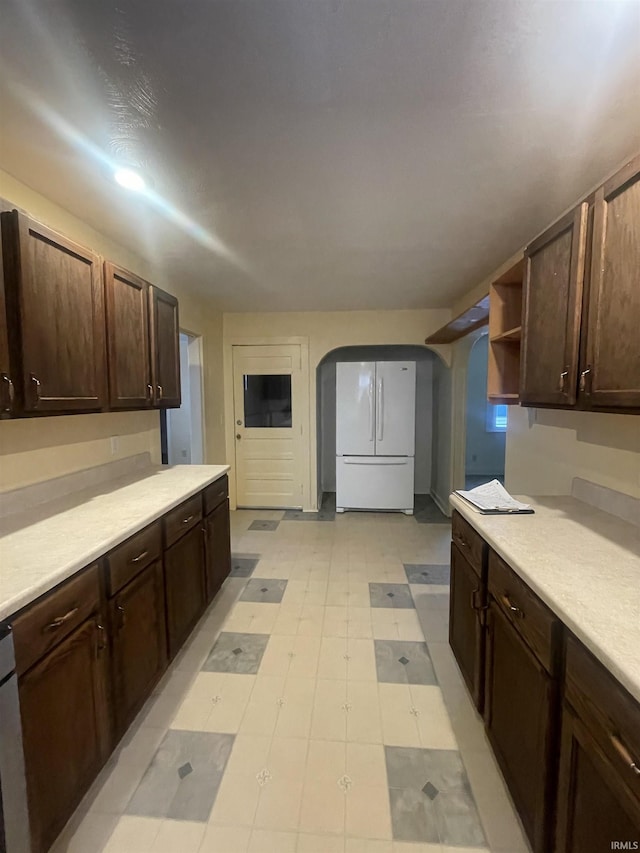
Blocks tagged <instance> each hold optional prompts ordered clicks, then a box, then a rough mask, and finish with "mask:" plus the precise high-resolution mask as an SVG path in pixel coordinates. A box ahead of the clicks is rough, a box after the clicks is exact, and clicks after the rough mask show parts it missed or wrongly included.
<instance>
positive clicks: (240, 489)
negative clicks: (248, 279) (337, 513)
mask: <svg viewBox="0 0 640 853" xmlns="http://www.w3.org/2000/svg"><path fill="white" fill-rule="evenodd" d="M232 350H233V352H232V362H233V424H234V426H233V429H234V448H235V478H236V503H237V506H238V507H254V508H260V507H262V508H268V509H287V508H292V509H297V508H301V507H302V506H303V502H304V501H303V496H304V487H305V483H306V481H307V479H308V478H307V466H306V462H305V460H306V457H305V452H304V447H303V440H304V435H305V432H306V427H305V420H306V419H308V403H307V393H306V390H305V389H306V380H305V379H304V377H303V352H302V346H301V345H300V344H265V345H255V346H253V345H251V346H250V345H241V344H238V345H234V346H233V348H232Z"/></svg>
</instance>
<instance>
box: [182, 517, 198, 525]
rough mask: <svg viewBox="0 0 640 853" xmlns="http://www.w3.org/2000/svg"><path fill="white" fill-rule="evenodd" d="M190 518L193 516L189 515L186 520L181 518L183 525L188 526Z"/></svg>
mask: <svg viewBox="0 0 640 853" xmlns="http://www.w3.org/2000/svg"><path fill="white" fill-rule="evenodd" d="M192 518H195V516H193V515H190V516H189V517H188V518H183V519H182V523H183V524H189V522H190V521H191V519H192Z"/></svg>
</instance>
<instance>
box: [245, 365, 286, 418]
mask: <svg viewBox="0 0 640 853" xmlns="http://www.w3.org/2000/svg"><path fill="white" fill-rule="evenodd" d="M244 425H245V427H248V428H251V427H254V428H255V427H290V426H291V376H290V375H287V374H271V375H265V374H257V375H249V374H245V377H244Z"/></svg>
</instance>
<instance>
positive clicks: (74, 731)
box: [19, 618, 109, 853]
mask: <svg viewBox="0 0 640 853" xmlns="http://www.w3.org/2000/svg"><path fill="white" fill-rule="evenodd" d="M106 660H107V646H106V639H105V631H104V628H103V627H102V625H101V624H100V623H99V622H98V619H97V618H91V619H88V620H87V621H86V622H84V623H83V624H82V625H81V626H80V627H79V628H77V630H76V631H74V632H73V633H72V634H70V635H69V636H68V637H67V638H66V639H65V640H63V641H62V642H61V643H60V644H59V645H58V646H56V647H55V648H54V649H53V651H51V652H49V653H48V654H47V655H45V657H43V658H42V659H41V660H40V661H39V662H38V663H37V664H35V666H33V667H32V668H31V669H30V670H29V671H28V672H26V673H25V674H24V675H23V676H22V677H21V678H20V682H19V687H20V710H21V716H22V734H23V741H24V757H25V766H26V774H27V793H28V799H29V814H30V822H31V833H32V847H33V853H44V851H46V850H48V849H49V847H50V846H51V844H52V843H53V841H54V840H55V838H56V836H57V835H58V833H59V832H60V830H61V829H62V827H63V826H64V824H65V823H66V822H67V820H68V819H69V817H70V816H71V814H72V812H73V810H74V809H75V807H76V806H77V805H78V803H79V802H80V800H81V798H82V796H83V794H84V793H85V791H86V790H87V788H88V787H89V785H90V784H91V782H92V781H93V779H94V778H95V776H96V774H97V773H98V771H99V770H100V768H101V767H102V765H103V764H104V762H105V760H106V757H107V755H108V750H109V722H108V706H107V691H106V670H107V666H106Z"/></svg>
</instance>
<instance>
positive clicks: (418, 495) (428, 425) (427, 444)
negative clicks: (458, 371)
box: [316, 345, 451, 523]
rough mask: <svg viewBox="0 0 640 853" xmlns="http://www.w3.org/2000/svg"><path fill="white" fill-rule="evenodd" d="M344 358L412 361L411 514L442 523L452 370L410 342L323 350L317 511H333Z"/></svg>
mask: <svg viewBox="0 0 640 853" xmlns="http://www.w3.org/2000/svg"><path fill="white" fill-rule="evenodd" d="M344 361H354V362H355V361H415V362H416V417H415V421H416V422H415V428H416V444H415V504H414V505H415V511H414V514H415V517H416V520H417V521H418V522H442V523H445V522H446V521H447V518H446V517H445V513H446V509H447V502H448V495H449V493H450V491H451V376H450V370H449V368H448V366H447V365H446V364H445V363H444V361H443V360H442V359H441V357H440V356H439V355H438V354H437V353H435V352H434V351H433V350H430V349H428V348H427V347H422V346H414V345H368V346H347V347H340V348H338V349H335V350H332V351H331V352H329V353H327V354H326V355H325V356H324V358H323V359H322V360H321V361H320V363H319V364H318V367H317V374H316V394H317V401H316V403H317V405H316V416H317V424H316V429H317V482H318V507H319V508H320V511H321V512H322V511H324V512H332V511H333V510H334V509H335V490H336V364H337V363H338V362H344ZM443 510H444V511H445V512H443Z"/></svg>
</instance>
